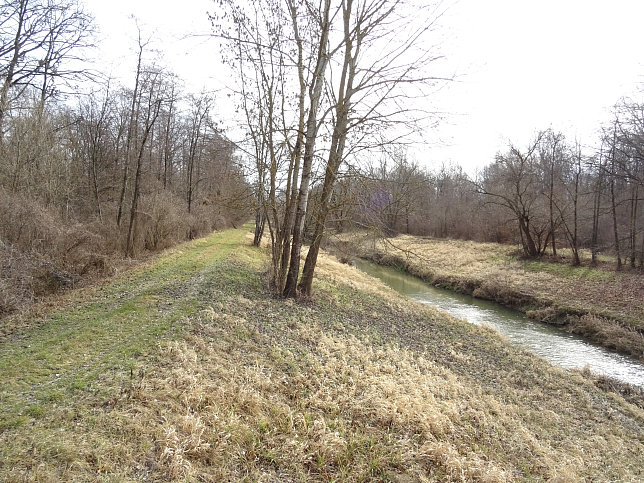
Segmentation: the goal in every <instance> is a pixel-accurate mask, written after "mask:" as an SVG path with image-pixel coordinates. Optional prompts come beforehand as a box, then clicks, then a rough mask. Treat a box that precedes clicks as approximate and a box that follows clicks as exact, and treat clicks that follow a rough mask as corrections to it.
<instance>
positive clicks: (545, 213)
mask: <svg viewBox="0 0 644 483" xmlns="http://www.w3.org/2000/svg"><path fill="white" fill-rule="evenodd" d="M233 4H234V2H233ZM0 9H1V11H0V16H1V18H2V22H1V24H0V270H1V272H2V274H1V276H0V316H2V315H4V314H7V313H10V312H12V311H14V310H16V309H17V308H20V307H21V306H22V305H23V304H25V303H27V302H29V301H32V300H34V299H36V298H38V297H40V296H42V295H44V294H47V293H50V292H54V291H56V290H58V289H61V288H65V287H71V286H74V285H76V284H78V283H81V282H82V281H83V280H84V279H86V278H91V277H101V276H105V275H107V274H109V273H113V272H114V270H115V267H116V266H118V264H119V263H122V261H123V260H126V259H128V258H137V257H140V256H142V255H144V254H145V253H147V252H154V251H157V250H160V249H163V248H167V247H169V246H172V245H173V244H175V243H178V242H180V241H182V240H187V239H192V238H195V237H198V236H200V235H203V234H205V233H209V232H211V231H212V230H216V229H223V228H226V227H229V226H236V225H237V224H238V223H242V222H244V221H247V220H249V219H251V218H252V217H253V216H254V217H255V219H256V220H257V225H258V227H261V229H258V231H257V232H256V235H257V234H260V235H261V234H262V233H263V227H264V225H265V223H267V222H268V223H269V225H270V224H271V223H275V222H276V221H278V220H280V219H281V218H284V219H285V220H288V223H286V224H285V225H284V226H286V227H287V228H288V227H291V228H288V229H287V230H286V231H285V232H283V233H279V236H281V237H283V238H284V239H285V240H289V239H290V237H291V236H292V231H291V229H292V227H293V226H294V224H293V223H294V220H295V219H296V218H295V217H296V214H297V210H296V205H295V195H296V194H297V193H296V189H297V186H298V185H299V186H305V187H306V190H305V191H306V193H308V194H307V195H306V196H307V197H308V196H309V194H310V197H311V200H310V201H309V202H308V203H307V200H306V197H305V201H304V203H299V204H298V207H297V208H298V209H299V208H302V207H303V209H304V212H303V216H304V222H303V223H304V224H303V227H304V229H303V233H304V235H303V238H304V240H308V241H311V240H317V238H319V235H320V234H321V233H322V231H321V230H319V229H318V228H317V225H319V224H320V223H321V224H322V225H323V227H324V226H326V227H327V229H329V228H330V229H335V230H339V231H346V230H350V229H355V228H359V229H366V230H373V231H375V232H377V233H379V234H381V235H383V236H391V235H395V234H397V233H409V234H413V235H421V236H435V237H451V238H462V239H472V240H478V241H494V242H500V243H516V244H517V245H518V246H520V247H521V249H522V251H523V253H524V255H525V256H529V257H539V256H542V255H544V254H547V253H548V254H553V255H557V254H559V253H560V252H561V249H562V248H567V249H569V252H567V253H568V255H567V256H569V257H570V261H571V263H580V258H579V250H581V249H589V250H590V251H591V253H592V259H593V261H594V260H595V259H596V257H598V256H599V255H600V254H602V255H609V256H611V257H613V258H614V260H615V261H616V265H617V267H618V268H621V267H622V266H624V265H625V266H630V267H632V268H639V269H642V267H643V266H644V210H642V209H641V208H642V207H641V206H640V202H641V201H642V198H643V197H644V186H643V183H644V103H643V102H640V101H636V100H622V101H620V102H619V103H618V104H617V105H616V107H615V109H614V118H613V119H607V124H606V127H605V129H604V131H603V135H602V137H601V138H600V139H597V140H593V143H594V144H596V146H597V147H596V149H595V151H594V152H593V153H592V154H591V155H588V154H586V153H587V152H588V149H584V150H583V153H582V149H581V146H580V145H579V144H578V143H577V142H576V141H573V140H570V139H566V138H565V137H564V135H563V134H561V133H557V132H554V131H552V130H546V131H543V132H540V133H537V134H536V135H535V138H534V140H533V142H531V143H530V144H529V145H527V146H515V145H509V147H508V148H507V150H506V151H505V152H501V153H499V154H498V155H497V157H496V159H495V160H493V161H492V163H491V164H490V165H489V166H487V167H486V168H485V169H484V170H483V171H482V172H481V173H480V175H479V176H477V177H476V178H475V179H472V178H471V177H469V176H468V175H466V174H465V173H464V172H463V170H462V169H461V168H460V167H458V166H457V165H453V166H442V167H440V168H433V169H431V170H430V169H427V168H424V167H421V164H419V162H422V166H436V164H435V163H433V161H432V160H427V159H422V160H418V162H416V161H414V160H410V159H408V158H407V155H406V151H405V149H404V146H402V145H398V144H396V143H395V142H392V143H391V144H388V145H385V146H382V147H380V150H379V152H380V157H379V159H377V160H376V161H374V157H373V152H374V150H373V149H372V150H370V151H369V153H370V154H369V156H365V157H363V158H361V157H360V156H359V155H357V154H356V151H359V150H353V149H351V148H348V149H346V150H345V152H343V151H342V150H340V151H338V153H339V156H338V159H337V160H333V163H336V164H330V165H329V164H325V163H324V162H322V161H321V159H322V158H323V156H322V155H314V153H317V152H322V151H324V149H327V150H328V146H327V145H326V144H324V143H320V144H319V145H318V147H316V148H315V151H314V147H315V144H314V143H312V144H311V152H304V156H307V155H308V156H309V157H310V160H311V165H310V166H309V168H310V171H309V175H310V182H309V180H307V183H306V184H299V178H298V172H297V171H295V173H293V171H292V167H291V168H290V169H291V171H290V172H284V173H283V176H281V177H280V170H281V169H283V166H286V165H288V163H289V161H288V160H289V159H294V157H293V154H292V153H291V154H288V153H286V154H280V153H281V152H282V151H280V150H283V149H284V147H285V146H290V145H291V144H292V145H294V146H295V147H297V148H298V149H304V145H305V144H304V141H305V140H306V141H307V142H308V138H306V139H305V136H304V131H303V130H302V129H300V130H299V131H298V130H297V129H295V130H292V129H290V128H288V129H287V126H285V125H279V122H277V121H279V117H280V114H279V113H277V112H276V113H274V115H273V116H268V117H267V114H266V112H267V111H266V109H267V106H268V105H267V104H266V102H267V99H271V98H270V96H268V94H270V95H277V94H278V93H279V95H284V97H286V95H287V94H286V93H284V92H278V90H275V91H270V92H268V91H267V92H268V94H267V93H266V92H264V91H261V90H259V91H257V93H255V94H254V95H256V96H257V99H256V101H257V104H256V105H254V106H250V104H245V103H244V102H250V101H251V100H253V97H252V96H251V95H250V94H248V95H245V99H246V101H244V102H240V111H241V112H245V113H246V122H247V123H248V125H249V126H252V123H251V122H255V121H257V122H259V121H261V122H262V123H263V124H262V129H263V131H262V136H263V137H262V139H261V142H260V141H258V138H255V139H254V141H255V142H254V143H253V139H252V132H249V134H248V138H247V139H246V141H237V142H232V141H231V140H229V139H228V138H227V137H226V136H225V134H224V133H223V132H221V131H220V130H219V129H218V128H217V115H216V113H217V108H216V107H217V106H216V102H215V98H214V97H213V96H212V95H210V94H208V93H201V94H193V93H187V92H185V91H184V89H183V88H182V82H181V79H180V78H179V77H178V76H176V75H175V74H173V73H172V71H171V69H168V68H167V67H165V66H162V65H160V64H159V63H158V62H157V61H155V60H154V58H155V57H154V55H153V53H152V52H151V49H149V48H148V44H147V43H146V41H145V39H144V36H142V35H141V34H140V35H139V41H138V45H136V48H137V51H138V62H137V66H136V69H135V70H134V71H133V72H132V73H131V80H130V81H129V82H128V85H127V86H126V85H122V84H120V83H117V82H115V81H114V80H110V79H107V78H106V77H105V76H104V75H102V74H101V73H98V72H95V71H92V70H91V69H90V68H89V66H87V65H85V64H84V63H83V61H82V58H83V56H84V52H86V51H87V50H88V49H91V48H92V43H93V27H92V19H91V17H90V16H89V15H87V14H86V13H85V12H84V11H83V10H82V8H81V7H80V6H79V4H78V3H77V2H75V1H73V0H52V1H44V0H33V1H29V2H28V1H27V0H3V1H2V4H1V7H0ZM327 10H328V9H327ZM242 13H243V12H239V13H238V14H237V15H238V16H239V18H240V19H241V18H242ZM331 13H332V12H331ZM274 15H275V18H274V19H273V21H275V23H276V25H282V24H284V22H285V21H286V23H287V24H288V22H289V21H291V19H290V16H289V15H290V14H289V13H288V11H286V10H285V11H283V12H282V11H277V10H276V11H275V12H274ZM280 15H282V16H280ZM326 15H327V16H328V18H330V19H332V18H334V17H333V16H332V15H330V14H329V12H328V11H327V12H326ZM317 18H318V17H313V16H312V17H311V18H310V19H307V20H306V22H309V23H308V24H307V23H306V22H305V21H303V20H302V21H300V20H298V21H300V22H301V24H300V25H299V27H300V28H302V29H303V30H304V31H307V32H309V34H310V35H321V34H319V32H318V30H319V29H318V25H316V24H315V22H316V21H317V20H316V19H317ZM374 18H380V17H374ZM293 22H294V24H296V20H295V18H293ZM295 26H297V25H295ZM306 29H308V30H306ZM275 32H278V29H273V30H270V29H269V33H270V34H271V35H273V34H275ZM390 33H391V32H390ZM249 35H250V34H249ZM347 35H349V34H347ZM249 38H250V37H249ZM232 40H233V42H231V45H233V47H232V48H233V49H235V48H239V46H241V45H243V46H244V48H246V49H248V50H247V52H246V53H244V55H247V56H248V59H251V58H253V59H254V60H253V62H257V63H256V64H251V65H250V66H248V67H246V68H247V69H249V70H248V71H242V72H259V71H262V72H267V71H268V68H267V67H266V65H267V64H264V65H262V64H261V62H259V61H258V60H257V59H260V60H261V59H262V55H264V53H263V52H262V48H263V47H261V48H260V45H261V43H260V42H259V41H257V42H256V44H254V45H255V47H253V44H252V42H249V41H248V39H244V38H242V37H241V36H240V37H239V38H238V39H237V43H235V39H232ZM341 41H342V42H345V44H342V45H351V43H350V42H351V41H352V39H351V38H349V37H348V36H347V38H346V39H344V40H342V39H341ZM311 45H313V46H314V47H315V46H316V44H314V43H312V44H311ZM326 45H327V44H324V43H323V42H320V43H319V44H317V48H318V49H320V52H322V49H323V48H328V47H326ZM253 49H255V50H253ZM233 52H234V50H233ZM240 52H241V50H240ZM337 52H342V50H341V49H338V50H337ZM318 53H319V52H317V51H315V50H312V51H311V53H310V54H308V55H310V56H311V59H315V58H316V56H318V57H319V55H318ZM239 55H242V54H239ZM253 55H256V58H254V57H252V56H253ZM319 58H322V57H319ZM359 58H360V57H359V56H358V53H357V52H356V53H355V59H353V60H352V59H350V60H351V61H352V62H354V61H355V60H357V59H359ZM273 60H275V59H273ZM304 64H305V62H304V61H302V65H304ZM275 65H277V64H272V67H275ZM307 65H309V67H310V66H311V65H313V64H311V63H309V64H307ZM348 65H349V64H348ZM319 68H320V67H319V66H318V69H319ZM303 70H304V69H302V71H303ZM368 70H369V67H368V66H367V67H365V71H368ZM240 71H241V70H240ZM372 71H373V69H372ZM322 72H323V71H322ZM357 73H358V74H359V71H357ZM309 74H310V76H309V77H308V80H309V81H310V82H313V81H315V80H316V77H315V76H313V75H312V74H311V73H309ZM244 75H245V74H244ZM244 79H245V78H244V77H243V75H242V77H240V79H238V81H241V82H242V84H243V82H244ZM323 80H324V79H323V76H320V77H319V78H318V81H319V82H320V87H319V92H318V96H320V98H324V99H327V98H329V99H330V98H332V96H330V95H327V96H326V97H324V96H322V95H321V94H320V93H324V92H325V91H324V89H328V87H324V88H323V86H324V84H323V82H322V81H323ZM399 81H400V79H397V80H396V82H399ZM248 85H249V86H250V87H252V84H248ZM302 85H304V84H302ZM310 85H313V84H310ZM392 85H393V84H392ZM78 86H83V88H82V89H79V88H78ZM258 86H259V87H260V88H261V87H262V86H261V83H260V84H258ZM305 87H306V89H309V84H307V85H306V86H305ZM271 88H272V87H271ZM313 91H314V89H312V88H311V91H310V92H313ZM302 92H307V91H304V90H303V91H302ZM242 94H243V92H242ZM302 96H303V97H302V98H304V95H303V94H302ZM276 99H277V98H276ZM316 102H318V103H319V102H321V101H316ZM324 102H328V101H324ZM351 102H352V100H351V99H350V98H347V99H346V100H345V104H344V105H342V106H341V105H340V104H336V105H334V106H330V107H329V106H327V107H328V112H331V109H336V110H337V112H338V113H342V112H344V111H346V113H347V114H346V116H347V117H346V119H345V121H346V124H348V125H351V118H350V117H349V116H350V115H351V114H352V112H353V111H351V109H350V107H351V106H353V104H351ZM263 103H264V104H263ZM285 104H286V103H285ZM311 105H316V104H315V103H313V104H311ZM302 106H304V104H302ZM287 107H288V106H287ZM309 112H311V111H310V110H307V109H305V108H304V107H303V108H302V110H301V117H300V119H301V123H300V126H302V127H304V125H305V124H304V119H305V115H308V113H309ZM258 113H259V114H258ZM282 117H283V118H285V116H282ZM269 118H270V122H268V121H267V120H268V119H269ZM334 119H336V120H337V119H342V118H341V117H337V116H336V117H335V118H334ZM273 121H275V125H274V127H271V126H272V125H273V124H272V123H273ZM379 122H381V123H382V124H384V122H386V121H383V120H379ZM336 127H337V126H336ZM271 129H273V131H271ZM251 131H252V129H251ZM332 132H333V127H331V128H329V129H328V131H326V134H327V135H328V136H329V139H330V138H331V134H330V133H332ZM356 132H360V133H362V132H363V131H359V129H357V130H356ZM294 133H296V134H297V135H296V134H294ZM361 135H362V134H361ZM280 136H281V137H280ZM289 136H294V138H295V137H297V138H298V139H300V140H301V144H300V145H297V143H296V142H295V141H294V138H293V139H289ZM268 139H270V140H274V142H273V143H272V145H271V146H269V147H268V148H266V146H265V141H266V140H268ZM345 140H346V143H347V144H350V143H351V142H353V141H354V140H355V137H351V136H348V137H345ZM345 140H343V141H342V143H344V142H345ZM588 141H589V140H585V142H586V143H588ZM327 144H328V143H327ZM320 146H325V147H324V149H323V148H322V147H320ZM343 146H344V144H343ZM260 148H261V149H263V151H261V153H262V154H261V155H259V154H257V153H260ZM284 152H286V151H284ZM297 155H298V156H300V154H299V153H298V154H297ZM279 156H284V158H283V160H282V161H280V160H279V159H278V158H279ZM289 156H290V157H289ZM366 159H368V160H369V161H365V160H366ZM271 163H273V164H271ZM280 163H281V164H280ZM329 166H332V167H333V169H332V170H331V174H327V175H326V176H324V175H323V172H324V170H325V169H326V170H327V171H328V170H329V169H330V168H329ZM289 199H290V201H288V200H289ZM320 206H324V217H320V216H318V213H316V210H317V209H318V208H319V207H320ZM289 210H292V211H289ZM288 213H292V215H291V214H288ZM286 214H288V216H286ZM316 221H317V224H316ZM271 226H273V225H271ZM316 230H317V231H316ZM277 233H278V232H275V233H274V234H277ZM298 236H299V235H298ZM288 245H289V244H288V243H287V244H286V245H284V246H285V247H286V250H285V249H284V248H279V247H277V248H275V247H276V246H277V245H275V246H274V247H273V248H274V252H276V253H277V250H279V253H277V254H276V255H275V254H274V255H275V256H276V257H277V258H276V259H275V260H276V263H277V265H279V260H280V257H281V256H282V255H281V253H282V252H284V253H288ZM298 254H299V252H298ZM275 256H274V258H275ZM287 259H288V257H287ZM298 260H299V257H298ZM277 265H276V266H277ZM282 265H284V263H283V260H282ZM284 270H286V269H284ZM285 277H286V271H284V273H283V276H282V280H281V281H280V283H282V284H284V283H286V279H285Z"/></svg>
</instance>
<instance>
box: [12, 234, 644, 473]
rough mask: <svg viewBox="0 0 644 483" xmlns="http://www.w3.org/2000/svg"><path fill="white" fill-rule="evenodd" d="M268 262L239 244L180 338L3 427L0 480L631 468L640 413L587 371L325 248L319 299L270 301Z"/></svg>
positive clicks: (640, 467) (642, 421)
mask: <svg viewBox="0 0 644 483" xmlns="http://www.w3.org/2000/svg"><path fill="white" fill-rule="evenodd" d="M264 260H265V259H264V255H263V253H262V252H260V251H258V250H254V249H252V248H250V247H248V246H244V247H240V248H239V249H236V250H234V255H232V256H230V257H228V258H227V259H226V260H223V261H220V262H217V263H216V264H213V265H212V267H211V268H209V269H208V270H209V271H208V273H207V274H206V272H204V274H203V275H201V276H200V278H199V279H198V280H197V281H198V283H199V284H200V286H199V287H196V288H198V289H199V290H200V292H199V293H200V294H201V295H200V296H199V297H200V300H201V302H202V303H203V304H205V308H203V309H201V310H200V311H198V312H197V313H195V314H193V315H187V316H186V317H185V319H184V322H185V324H186V327H187V332H185V333H184V334H183V335H182V336H181V337H179V338H176V339H172V340H162V341H160V342H158V343H157V344H155V343H152V346H151V349H150V352H149V353H146V355H145V357H143V358H142V359H138V360H137V361H135V363H134V365H133V366H130V368H129V369H126V368H122V369H115V370H113V371H108V372H105V373H103V374H101V375H100V377H99V380H98V381H97V385H96V386H95V389H93V390H92V391H87V392H81V393H75V395H74V397H73V398H72V397H69V396H66V395H59V396H58V399H53V400H52V402H51V403H50V404H45V403H43V404H42V405H41V406H40V409H39V410H34V409H30V410H29V411H27V413H28V421H27V422H26V423H25V424H24V425H22V426H21V427H18V428H3V429H2V433H1V434H0V447H2V448H3V449H1V450H0V451H1V452H0V479H2V480H6V481H24V480H29V481H60V480H64V481H90V480H102V481H143V480H145V481H238V480H246V481H338V480H339V481H516V480H523V479H525V480H531V481H535V480H536V481H539V480H551V481H579V480H597V481H599V480H614V481H615V480H619V481H637V480H640V479H641V478H642V476H643V472H644V461H642V458H641V455H642V454H644V438H643V437H642V435H643V434H644V411H642V409H640V408H638V407H637V406H635V405H632V404H629V403H627V402H626V401H625V400H624V399H623V398H621V397H620V396H618V395H616V394H615V393H612V392H609V393H605V392H603V391H601V390H599V389H597V388H596V387H595V385H594V384H593V381H591V380H590V379H589V378H588V377H585V376H584V375H582V374H577V373H569V372H566V371H564V370H562V369H558V368H554V367H552V366H550V365H548V364H546V363H545V362H543V361H541V360H539V359H537V358H535V357H533V356H531V355H529V354H527V353H525V352H522V351H521V350H519V349H515V348H513V347H511V346H509V345H508V344H507V343H506V342H505V341H504V340H503V339H502V338H501V337H499V336H498V335H497V334H496V333H494V332H493V331H491V330H489V329H486V328H479V327H474V326H470V325H467V324H465V323H463V322H460V321H457V320H455V319H452V318H451V317H449V316H447V315H445V314H444V313H441V312H439V311H437V310H434V309H432V308H429V307H426V306H422V305H420V304H416V303H414V302H410V301H406V300H404V299H402V298H401V297H399V296H397V295H396V294H395V293H393V292H392V291H390V290H389V289H388V288H386V287H385V286H384V285H383V284H381V283H380V282H377V281H375V280H373V279H371V278H369V277H367V276H365V275H363V274H361V273H360V272H358V271H357V270H355V269H353V268H351V267H347V266H346V265H342V264H340V263H337V262H335V261H334V260H333V259H331V258H329V257H327V256H322V258H321V260H320V264H319V279H318V283H317V292H316V294H317V295H316V299H315V300H314V301H312V302H307V303H305V304H298V303H293V302H291V301H283V300H276V299H274V298H272V297H271V296H270V295H269V294H268V293H266V292H265V291H264V290H263V289H262V288H261V286H260V285H259V284H258V280H259V279H260V277H261V273H260V269H261V267H262V266H263V264H264ZM158 295H159V294H156V295H155V294H150V296H149V297H156V296H158ZM21 343H23V344H24V343H28V341H27V342H25V341H23V342H21ZM5 348H8V347H5ZM15 350H18V349H15Z"/></svg>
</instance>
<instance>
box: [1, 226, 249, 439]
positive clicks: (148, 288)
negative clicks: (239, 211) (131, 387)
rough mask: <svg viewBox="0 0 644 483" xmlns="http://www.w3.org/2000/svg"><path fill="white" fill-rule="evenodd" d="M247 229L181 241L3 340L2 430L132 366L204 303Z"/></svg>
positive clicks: (170, 335) (91, 387) (90, 388)
mask: <svg viewBox="0 0 644 483" xmlns="http://www.w3.org/2000/svg"><path fill="white" fill-rule="evenodd" d="M245 233H246V231H245V230H231V231H225V232H222V233H217V234H215V235H213V236H211V237H208V238H205V239H200V240H196V241H194V242H192V243H189V244H186V245H182V246H181V248H179V249H174V250H171V251H170V252H169V254H168V255H166V256H164V257H162V258H161V259H160V260H159V261H158V263H155V264H153V265H152V266H150V267H145V268H139V269H136V270H134V271H132V272H131V273H129V274H127V275H126V276H125V277H123V278H121V279H119V280H116V281H114V282H113V283H112V284H110V285H108V286H105V287H103V289H102V290H101V291H100V292H99V293H98V294H97V297H96V298H94V299H92V300H88V301H86V302H84V303H81V304H80V305H79V306H77V307H75V308H73V309H72V310H62V311H54V312H52V313H51V314H49V316H48V317H47V320H46V322H45V323H43V324H40V326H38V327H36V328H34V329H32V330H30V332H28V333H26V334H23V335H22V336H20V337H18V338H14V340H11V341H6V342H4V343H1V344H0V378H1V379H0V380H1V381H2V384H1V386H2V391H1V392H0V429H4V428H10V427H14V426H17V425H18V426H19V425H20V424H22V423H24V422H25V421H26V419H27V417H28V416H29V415H33V414H36V415H37V414H40V413H41V412H42V411H44V409H43V404H46V403H48V402H55V401H57V400H62V399H64V398H65V397H66V394H69V391H74V390H79V389H83V390H86V391H87V390H92V389H93V386H95V385H96V384H95V383H96V380H97V379H98V378H100V376H101V374H104V373H105V372H106V371H110V370H114V369H117V368H119V369H123V370H129V369H130V368H131V367H133V366H134V365H135V361H136V360H137V359H138V358H141V357H143V355H144V354H146V353H147V352H148V351H149V349H150V348H152V347H156V346H157V344H158V339H159V338H160V337H172V336H173V334H174V333H175V332H176V331H177V330H179V329H180V328H181V320H182V318H184V317H186V316H189V315H191V314H194V313H196V312H197V311H198V310H200V309H201V308H203V303H202V302H201V301H200V298H199V290H201V289H203V286H202V283H201V282H203V281H204V280H205V279H207V277H208V273H209V272H211V271H212V270H213V266H214V265H216V263H217V261H218V260H221V259H223V258H224V257H226V255H228V254H229V253H230V252H231V251H232V250H233V249H235V248H236V247H239V245H240V243H241V240H242V239H243V237H244V235H245Z"/></svg>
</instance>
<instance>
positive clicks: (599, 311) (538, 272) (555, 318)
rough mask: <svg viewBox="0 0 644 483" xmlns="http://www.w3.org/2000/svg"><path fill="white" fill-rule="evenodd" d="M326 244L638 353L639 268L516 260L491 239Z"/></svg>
mask: <svg viewBox="0 0 644 483" xmlns="http://www.w3.org/2000/svg"><path fill="white" fill-rule="evenodd" d="M333 250H334V251H335V252H336V253H339V254H341V253H344V254H351V255H352V256H357V257H359V258H362V259H365V260H368V261H370V262H373V263H376V264H378V265H383V266H390V267H395V268H398V269H400V270H403V271H405V272H407V273H409V274H410V275H413V276H415V277H418V278H420V279H422V280H423V281H425V282H426V283H428V284H431V285H433V286H436V287H440V288H446V289H449V290H453V291H455V292H457V293H460V294H465V295H471V296H473V297H475V298H478V299H483V300H489V301H492V302H496V303H499V304H501V305H503V306H505V307H508V308H512V309H515V310H518V311H520V312H522V313H523V314H525V315H526V316H527V317H528V318H530V319H532V320H536V321H539V322H544V323H547V324H550V325H555V326H558V327H560V328H561V329H563V330H565V331H567V332H570V333H572V334H576V335H580V336H582V337H584V338H585V339H586V340H588V341H589V342H591V343H594V344H597V345H600V346H602V347H605V348H607V349H610V350H613V351H616V352H619V353H621V354H625V355H629V356H633V357H636V358H637V359H639V360H640V361H644V307H643V305H644V304H642V303H641V302H640V303H638V300H639V301H641V300H644V279H643V278H642V275H641V274H630V273H616V272H612V271H606V270H597V269H591V268H589V267H571V266H570V265H567V264H561V263H560V264H554V263H551V262H541V261H529V260H520V259H518V258H516V257H515V256H513V254H512V247H508V246H504V245H499V244H494V243H477V242H472V241H461V240H440V239H431V238H420V237H412V236H407V235H400V236H398V237H395V238H393V239H383V240H373V239H367V238H365V237H364V236H362V237H359V236H356V235H347V236H344V237H343V238H342V239H341V241H339V242H335V243H334V244H333ZM351 255H350V256H351Z"/></svg>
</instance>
